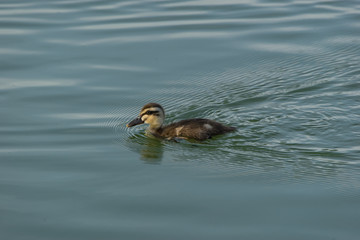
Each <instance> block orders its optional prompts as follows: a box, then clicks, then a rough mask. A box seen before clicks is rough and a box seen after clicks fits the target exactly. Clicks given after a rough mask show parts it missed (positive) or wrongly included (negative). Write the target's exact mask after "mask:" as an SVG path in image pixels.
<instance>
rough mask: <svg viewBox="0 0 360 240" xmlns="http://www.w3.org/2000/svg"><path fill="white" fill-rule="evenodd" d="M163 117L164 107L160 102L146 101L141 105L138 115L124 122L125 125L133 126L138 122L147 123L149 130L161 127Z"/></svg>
mask: <svg viewBox="0 0 360 240" xmlns="http://www.w3.org/2000/svg"><path fill="white" fill-rule="evenodd" d="M164 119H165V112H164V109H163V108H162V106H161V105H160V104H157V103H148V104H146V105H145V106H143V107H142V109H141V111H140V115H139V116H138V117H137V118H135V119H134V120H132V121H131V122H129V123H128V124H126V126H127V127H133V126H136V125H139V124H143V123H147V124H149V125H150V126H149V128H150V130H157V129H159V128H161V126H162V124H163V122H164Z"/></svg>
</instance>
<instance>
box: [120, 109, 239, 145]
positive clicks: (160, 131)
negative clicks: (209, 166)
mask: <svg viewBox="0 0 360 240" xmlns="http://www.w3.org/2000/svg"><path fill="white" fill-rule="evenodd" d="M164 120H165V111H164V108H163V107H162V106H161V105H160V104H157V103H148V104H146V105H145V106H143V107H142V109H141V111H140V115H139V116H138V117H137V118H135V119H134V120H132V121H131V122H129V123H128V124H127V125H126V126H127V127H133V126H135V125H139V124H143V123H147V124H149V127H148V131H149V132H150V133H151V134H153V135H155V136H158V137H162V138H166V139H176V138H183V139H195V140H206V139H209V138H211V137H212V136H215V135H219V134H224V133H228V132H233V131H235V128H234V127H229V126H224V125H222V124H221V123H218V122H215V121H213V120H209V119H203V118H194V119H187V120H182V121H179V122H175V123H172V124H169V125H167V126H163V123H164Z"/></svg>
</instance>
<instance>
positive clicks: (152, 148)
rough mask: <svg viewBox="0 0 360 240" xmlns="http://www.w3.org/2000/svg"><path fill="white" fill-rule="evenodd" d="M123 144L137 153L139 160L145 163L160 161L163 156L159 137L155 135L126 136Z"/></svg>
mask: <svg viewBox="0 0 360 240" xmlns="http://www.w3.org/2000/svg"><path fill="white" fill-rule="evenodd" d="M125 145H126V146H127V147H129V149H130V150H132V151H134V152H136V153H138V154H139V155H140V158H141V160H143V161H145V162H147V163H160V162H161V160H162V158H163V152H164V149H163V147H164V146H163V143H162V141H161V139H157V138H155V137H152V136H150V135H149V134H147V136H143V135H140V134H137V135H134V136H130V137H128V139H127V141H126V143H125Z"/></svg>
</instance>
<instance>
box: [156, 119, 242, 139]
mask: <svg viewBox="0 0 360 240" xmlns="http://www.w3.org/2000/svg"><path fill="white" fill-rule="evenodd" d="M232 131H235V128H233V127H228V126H225V125H222V124H221V123H218V122H215V121H212V120H209V119H202V118H195V119H187V120H182V121H180V122H176V123H172V124H170V125H167V126H165V127H163V128H162V129H161V130H160V132H159V135H160V136H162V137H165V138H175V137H181V138H188V139H189V138H190V139H197V140H205V139H208V138H211V136H215V135H219V134H223V133H227V132H232Z"/></svg>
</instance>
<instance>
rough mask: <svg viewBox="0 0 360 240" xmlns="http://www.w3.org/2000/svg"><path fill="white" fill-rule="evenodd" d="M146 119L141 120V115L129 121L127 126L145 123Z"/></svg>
mask: <svg viewBox="0 0 360 240" xmlns="http://www.w3.org/2000/svg"><path fill="white" fill-rule="evenodd" d="M143 123H144V121H143V120H141V118H140V117H137V118H135V119H134V120H132V121H131V122H129V123H128V124H126V126H127V127H133V126H136V125H139V124H143Z"/></svg>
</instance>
